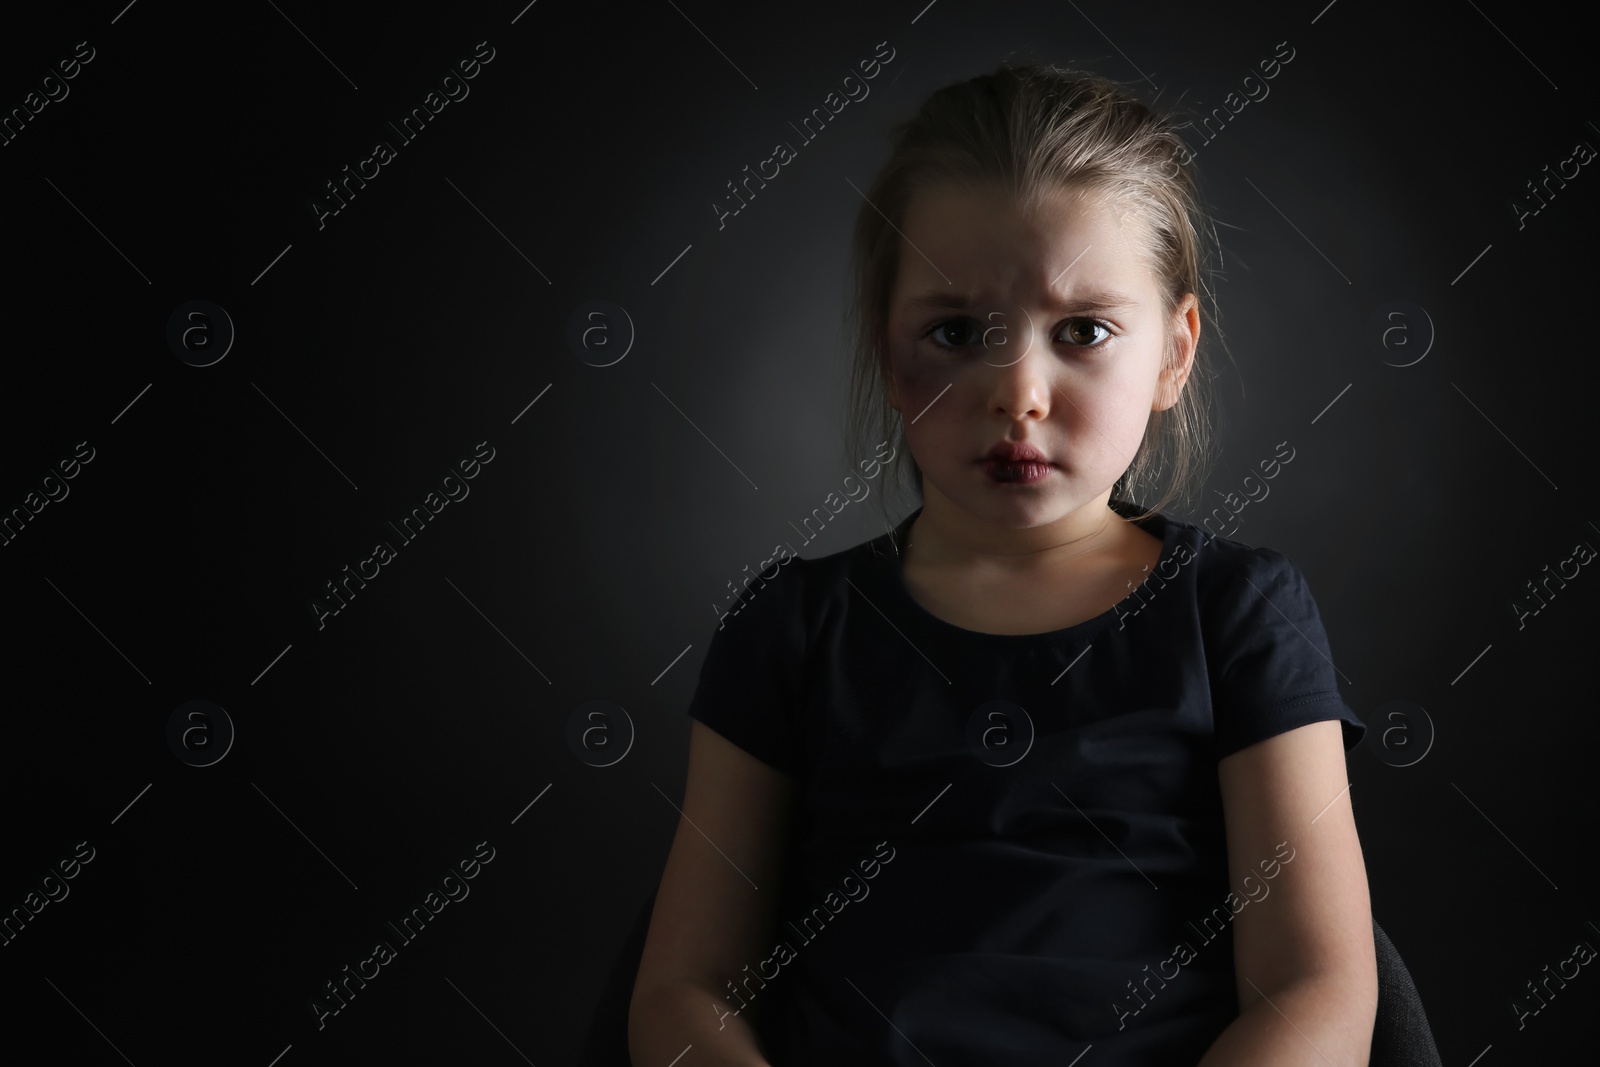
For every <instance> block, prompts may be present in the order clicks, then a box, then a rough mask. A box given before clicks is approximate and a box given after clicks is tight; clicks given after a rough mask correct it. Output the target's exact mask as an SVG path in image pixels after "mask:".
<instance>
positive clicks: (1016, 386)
mask: <svg viewBox="0 0 1600 1067" xmlns="http://www.w3.org/2000/svg"><path fill="white" fill-rule="evenodd" d="M1021 333H1022V331H1013V332H1012V334H1011V336H1010V337H1009V338H1008V339H1007V341H1008V343H1007V344H1006V345H1005V346H1003V347H1001V348H1000V349H999V351H1000V352H1001V353H1002V354H1000V355H998V356H996V355H991V356H989V357H988V358H987V361H988V362H989V364H991V366H990V367H987V368H985V369H986V370H987V371H988V373H989V374H990V375H992V376H993V393H992V397H991V401H990V404H991V406H992V407H993V408H994V409H995V410H997V411H1000V412H1003V413H1004V414H1006V415H1007V416H1008V417H1010V418H1013V419H1020V418H1024V417H1026V416H1030V415H1031V416H1033V417H1035V418H1040V419H1042V418H1044V417H1045V416H1047V415H1048V414H1050V380H1049V378H1048V377H1047V376H1046V368H1047V364H1048V361H1047V360H1045V359H1044V358H1042V355H1041V353H1040V351H1038V345H1039V341H1038V339H1037V338H1032V339H1031V340H1032V341H1033V344H1032V345H1030V344H1029V343H1028V342H1029V340H1030V338H1028V337H1026V336H1019V335H1020V334H1021ZM1013 345H1015V346H1016V347H1015V349H1014V351H1013V352H1012V353H1006V352H1005V350H1006V349H1008V348H1012V346H1013Z"/></svg>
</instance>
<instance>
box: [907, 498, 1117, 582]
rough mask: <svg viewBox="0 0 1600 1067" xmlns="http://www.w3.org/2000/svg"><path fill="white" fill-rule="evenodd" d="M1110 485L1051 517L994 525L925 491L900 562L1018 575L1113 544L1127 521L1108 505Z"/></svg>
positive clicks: (1046, 568)
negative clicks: (1027, 524) (1015, 524)
mask: <svg viewBox="0 0 1600 1067" xmlns="http://www.w3.org/2000/svg"><path fill="white" fill-rule="evenodd" d="M1110 496H1111V490H1110V489H1107V490H1106V491H1105V492H1104V493H1102V494H1101V495H1099V496H1098V497H1095V498H1094V499H1092V500H1089V501H1087V502H1085V503H1084V504H1083V505H1082V506H1081V507H1079V508H1077V509H1076V510H1075V511H1073V512H1071V513H1069V514H1067V515H1063V516H1061V517H1060V518H1057V519H1055V520H1053V521H1051V522H1047V523H1044V524H1042V525H1038V526H1031V527H1026V528H1021V529H1018V528H1011V527H1005V526H1000V525H998V524H996V523H994V522H992V521H989V520H986V519H983V518H981V517H979V516H977V515H974V514H972V512H970V511H968V510H966V509H965V508H962V507H960V506H959V505H957V504H955V503H954V502H952V501H950V500H949V499H947V498H945V497H944V496H942V495H941V494H939V493H938V491H937V490H934V491H932V492H925V494H924V503H923V506H922V511H921V513H920V514H919V515H918V516H917V518H916V521H915V522H913V523H912V524H911V528H910V529H909V530H908V531H907V537H906V543H905V544H904V545H902V546H901V549H900V556H901V561H902V563H903V564H904V563H908V562H910V561H911V560H913V559H914V560H915V562H916V566H917V567H919V568H930V569H941V570H942V569H946V568H949V569H954V570H969V571H988V572H993V573H995V574H996V575H1022V574H1028V573H1036V572H1044V571H1049V570H1053V569H1055V568H1056V567H1058V566H1061V565H1065V564H1067V563H1068V562H1069V561H1070V560H1073V559H1079V558H1080V557H1087V556H1092V555H1096V554H1100V553H1104V552H1106V551H1108V550H1113V549H1118V548H1120V547H1121V546H1122V545H1123V544H1124V542H1125V535H1126V534H1127V532H1128V531H1127V526H1128V525H1129V524H1128V520H1126V519H1124V518H1123V517H1122V516H1120V515H1118V514H1117V513H1116V512H1115V511H1113V510H1112V509H1111V507H1110V506H1109V503H1108V501H1109V500H1110Z"/></svg>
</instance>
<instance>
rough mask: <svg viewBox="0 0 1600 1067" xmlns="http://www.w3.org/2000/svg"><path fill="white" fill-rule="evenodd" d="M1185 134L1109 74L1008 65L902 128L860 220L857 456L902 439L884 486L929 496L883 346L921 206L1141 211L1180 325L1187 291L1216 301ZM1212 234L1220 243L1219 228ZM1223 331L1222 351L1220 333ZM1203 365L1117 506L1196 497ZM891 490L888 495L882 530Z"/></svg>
mask: <svg viewBox="0 0 1600 1067" xmlns="http://www.w3.org/2000/svg"><path fill="white" fill-rule="evenodd" d="M1182 125H1184V124H1182V123H1179V124H1175V123H1174V121H1173V120H1172V119H1169V118H1166V117H1164V116H1160V115H1157V114H1156V113H1155V112H1154V111H1153V110H1152V109H1151V108H1150V107H1147V106H1146V105H1145V104H1143V103H1142V102H1140V101H1139V100H1138V99H1136V98H1135V97H1134V96H1133V95H1132V94H1131V93H1130V92H1129V91H1127V90H1126V89H1124V88H1123V87H1121V86H1120V85H1119V84H1118V83H1116V82H1113V81H1111V80H1109V79H1107V78H1104V77H1102V76H1100V75H1097V74H1092V73H1086V72H1081V71H1069V70H1063V69H1060V68H1058V67H1055V66H1049V65H1043V64H1029V65H1026V66H1020V67H1015V68H1013V67H1010V66H1002V67H1001V68H1000V69H999V70H997V71H995V72H994V73H993V74H985V75H980V76H978V77H975V78H972V79H970V80H968V81H965V82H959V83H956V84H953V85H948V86H945V87H944V88H941V89H939V90H937V91H936V92H934V93H933V94H932V95H931V96H929V97H928V99H927V100H926V101H924V102H923V104H922V108H921V110H920V111H919V112H918V113H917V115H916V116H915V117H914V118H911V119H909V120H907V121H905V122H901V123H899V124H898V125H896V126H895V127H894V129H893V131H892V132H893V138H892V150H891V152H890V155H889V159H888V161H887V162H886V163H885V164H884V165H883V167H882V169H881V170H880V171H879V172H878V175H877V177H876V179H875V180H874V181H873V183H872V186H871V187H870V188H869V189H868V190H866V193H865V196H866V201H867V202H866V203H863V204H862V205H861V209H860V211H859V213H858V214H857V216H856V222H855V230H854V236H853V239H852V247H851V264H850V268H851V269H850V275H849V280H848V284H849V292H848V293H847V297H846V305H847V312H846V322H847V324H848V325H847V330H848V333H849V336H850V344H851V347H852V348H853V350H854V353H853V359H852V365H851V368H850V379H851V380H850V385H849V404H848V408H849V416H848V420H849V425H848V427H847V430H846V436H847V442H846V449H847V454H848V455H849V456H851V457H855V456H858V455H864V454H866V452H865V449H866V448H868V447H870V446H869V445H868V442H874V441H880V440H884V439H888V440H891V441H893V442H894V445H895V448H896V451H897V452H900V453H903V459H904V462H897V463H891V464H890V466H891V467H893V468H894V470H893V472H892V474H891V477H890V479H888V480H886V483H885V487H884V488H885V489H886V490H888V489H892V488H894V487H895V485H896V484H897V482H896V480H897V479H898V480H901V481H904V480H905V479H906V477H907V476H909V482H910V486H911V487H913V488H915V489H916V490H917V492H918V494H919V495H920V492H921V476H922V471H921V469H920V468H918V467H917V465H916V461H915V460H914V459H913V458H912V457H911V452H910V449H909V447H907V444H906V435H905V426H904V423H903V422H901V421H900V420H899V419H898V414H899V413H897V412H896V411H895V410H894V409H893V407H891V406H890V404H889V397H888V376H889V357H888V351H887V343H886V341H887V338H886V329H887V319H888V311H889V308H888V302H889V295H890V293H891V292H892V291H893V287H894V282H895V272H896V270H897V268H898V265H899V258H900V244H901V234H900V230H901V229H903V227H904V225H905V219H906V214H907V210H908V207H909V205H910V203H911V201H912V198H913V197H914V196H915V195H916V194H917V193H919V192H921V191H923V190H925V189H928V188H930V187H932V186H935V185H943V184H951V185H956V186H963V187H971V186H974V185H979V184H989V183H998V184H999V185H1000V186H1001V187H1002V188H1004V189H1005V190H1006V191H1007V192H1009V193H1010V194H1011V196H1012V197H1013V198H1014V200H1015V201H1016V203H1017V204H1018V205H1019V206H1020V207H1021V208H1023V209H1024V210H1027V209H1030V208H1032V207H1035V206H1037V205H1038V204H1039V203H1040V202H1041V201H1042V200H1043V199H1044V198H1045V197H1047V196H1049V195H1050V194H1052V193H1054V192H1056V191H1058V190H1059V189H1060V188H1061V187H1063V186H1066V187H1070V188H1072V189H1074V190H1078V191H1081V192H1083V193H1085V194H1087V195H1088V196H1090V197H1091V198H1093V199H1094V200H1096V201H1099V202H1112V203H1116V204H1119V205H1121V206H1124V207H1126V208H1131V209H1132V210H1133V212H1134V213H1135V214H1136V215H1137V216H1138V217H1139V219H1140V221H1141V222H1142V223H1143V231H1144V233H1145V234H1147V235H1148V237H1149V240H1150V244H1151V247H1149V248H1147V249H1146V250H1145V253H1146V261H1147V262H1148V263H1149V264H1150V268H1151V271H1152V273H1153V274H1154V276H1155V277H1156V279H1157V288H1158V289H1159V290H1160V292H1161V297H1162V306H1163V312H1164V313H1165V319H1164V321H1170V320H1171V318H1172V317H1173V315H1174V314H1175V313H1176V310H1177V307H1178V305H1179V303H1180V302H1181V301H1182V300H1183V298H1184V296H1185V295H1186V294H1188V293H1194V294H1195V296H1196V299H1197V300H1199V298H1200V295H1201V292H1202V289H1204V290H1205V291H1206V292H1207V293H1209V292H1210V288H1209V287H1208V286H1205V285H1204V279H1203V278H1202V277H1201V272H1202V268H1203V266H1204V265H1205V263H1206V262H1208V261H1209V256H1208V254H1207V253H1208V248H1207V247H1203V246H1202V240H1201V238H1202V234H1203V233H1206V232H1207V230H1206V226H1207V222H1206V219H1205V217H1204V215H1203V213H1202V211H1201V208H1200V195H1199V185H1198V177H1197V175H1196V174H1195V173H1194V165H1193V162H1192V160H1191V158H1190V156H1189V152H1188V150H1187V148H1186V147H1185V145H1184V143H1183V141H1182V140H1181V139H1180V138H1179V136H1178V133H1177V129H1178V128H1180V126H1182ZM1210 234H1211V237H1212V242H1211V243H1212V244H1213V245H1214V243H1215V231H1214V230H1211V231H1210ZM1210 273H1214V272H1210ZM1199 311H1200V314H1201V316H1202V320H1203V322H1204V325H1205V328H1204V329H1203V330H1202V333H1201V350H1204V349H1206V348H1208V347H1209V346H1207V345H1206V344H1205V341H1206V339H1207V338H1208V337H1209V336H1210V334H1211V332H1212V330H1213V329H1214V328H1216V323H1215V321H1214V319H1213V317H1212V315H1211V314H1210V312H1209V311H1208V310H1207V302H1206V301H1201V302H1200V307H1199ZM1217 333H1218V340H1219V342H1220V340H1221V338H1220V329H1219V330H1217ZM1223 349H1224V351H1226V345H1225V344H1224V345H1223ZM1176 356H1177V352H1176V349H1175V347H1174V345H1173V343H1172V340H1171V338H1170V336H1169V338H1168V340H1167V342H1166V352H1165V356H1164V361H1163V366H1171V365H1172V364H1173V362H1174V360H1175V359H1176ZM1199 357H1200V350H1197V351H1196V354H1195V362H1194V366H1193V368H1192V370H1191V373H1190V375H1189V380H1188V381H1187V382H1186V383H1185V386H1184V388H1183V390H1182V391H1181V393H1180V394H1179V397H1178V400H1177V402H1176V403H1175V404H1174V405H1173V406H1171V407H1170V408H1168V409H1167V410H1165V411H1155V412H1151V415H1150V420H1149V423H1148V425H1147V426H1146V428H1145V435H1144V439H1143V440H1142V441H1141V442H1140V444H1139V448H1138V450H1137V452H1136V453H1135V455H1134V457H1133V460H1132V461H1131V463H1130V464H1129V466H1128V469H1127V470H1126V471H1125V472H1124V473H1123V475H1122V476H1121V477H1120V478H1119V479H1118V480H1117V482H1116V485H1115V486H1114V487H1113V489H1112V492H1111V497H1112V499H1123V500H1129V501H1132V500H1133V499H1134V498H1135V496H1136V494H1140V493H1142V492H1143V491H1144V489H1145V488H1146V486H1147V484H1148V485H1151V486H1153V485H1155V484H1156V482H1157V480H1158V479H1159V478H1160V477H1161V476H1162V475H1163V474H1167V475H1168V477H1167V488H1166V491H1165V493H1164V494H1162V495H1161V496H1160V498H1159V499H1158V501H1157V502H1156V504H1155V505H1153V506H1152V507H1150V508H1148V509H1146V511H1144V512H1143V513H1142V514H1141V515H1140V516H1139V517H1140V518H1143V517H1145V516H1147V515H1149V514H1151V513H1153V512H1156V511H1160V510H1161V509H1162V508H1163V507H1165V506H1166V505H1167V504H1168V503H1170V502H1171V501H1173V500H1174V499H1177V498H1179V497H1186V496H1187V494H1188V493H1189V492H1190V490H1191V489H1193V488H1196V487H1198V486H1199V485H1200V484H1202V483H1203V481H1204V479H1205V475H1206V472H1207V469H1208V468H1209V466H1210V464H1211V463H1212V462H1213V461H1214V459H1215V456H1214V454H1213V447H1214V446H1213V439H1212V433H1211V421H1210V403H1211V395H1210V388H1209V385H1210V383H1209V381H1208V377H1209V376H1208V375H1207V374H1206V373H1204V371H1205V370H1206V369H1207V366H1208V365H1206V364H1202V363H1201V360H1200V358H1199ZM896 458H897V459H900V458H901V457H900V456H897V457H896ZM908 468H909V470H908ZM902 472H905V473H902ZM889 495H890V494H889V493H888V492H883V493H880V494H879V506H880V508H881V509H882V511H883V515H884V521H885V526H887V525H888V503H887V501H886V499H885V498H886V497H887V496H889Z"/></svg>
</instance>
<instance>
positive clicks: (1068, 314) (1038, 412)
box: [887, 185, 1200, 529]
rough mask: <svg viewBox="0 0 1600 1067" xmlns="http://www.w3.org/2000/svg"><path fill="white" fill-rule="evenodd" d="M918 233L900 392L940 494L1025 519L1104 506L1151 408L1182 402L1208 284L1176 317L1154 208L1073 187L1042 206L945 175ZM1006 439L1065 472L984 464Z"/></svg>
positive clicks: (995, 517)
mask: <svg viewBox="0 0 1600 1067" xmlns="http://www.w3.org/2000/svg"><path fill="white" fill-rule="evenodd" d="M902 232H903V233H904V237H905V240H904V241H903V242H902V244H901V248H900V262H899V270H898V276H897V278H896V280H895V284H894V288H893V290H892V292H891V293H890V297H889V309H888V323H887V343H888V349H889V364H890V373H891V380H890V385H889V398H890V403H891V404H892V405H893V406H894V408H895V409H896V410H897V411H899V412H900V415H901V417H902V421H903V422H904V423H905V427H906V438H907V441H908V442H909V444H910V446H911V453H912V455H913V456H915V457H916V461H917V465H918V466H919V467H920V468H921V469H922V473H923V493H924V497H925V498H926V500H927V502H928V504H930V505H935V504H936V505H937V506H938V507H939V508H940V509H941V510H942V509H943V507H944V505H945V504H946V503H953V504H955V505H957V506H958V507H960V508H961V509H963V510H965V511H967V512H968V513H969V514H971V515H972V516H974V517H976V518H979V519H981V520H984V521H987V522H990V523H995V524H998V525H1000V526H1003V527H1007V528H1012V529H1016V528H1024V527H1033V526H1039V525H1043V524H1046V523H1053V522H1055V521H1057V520H1059V519H1061V518H1063V517H1065V516H1068V515H1071V514H1073V513H1075V512H1078V511H1079V509H1080V508H1083V507H1084V505H1086V504H1095V503H1098V504H1099V505H1101V506H1103V505H1104V504H1105V502H1106V500H1107V499H1108V498H1109V496H1110V492H1111V488H1112V486H1113V485H1115V483H1116V480H1117V479H1118V478H1119V477H1121V476H1122V473H1123V472H1124V471H1125V470H1127V468H1128V466H1129V465H1130V464H1131V463H1132V462H1133V456H1134V453H1135V452H1136V451H1137V450H1138V447H1139V443H1140V441H1141V440H1142V439H1143V436H1144V431H1145V425H1146V423H1147V422H1148V421H1149V418H1150V413H1151V412H1152V411H1162V410H1165V409H1166V408H1169V407H1171V406H1172V405H1173V404H1174V403H1176V402H1177V399H1178V394H1179V391H1180V390H1181V387H1182V384H1183V382H1184V380H1185V379H1186V378H1187V376H1188V372H1189V367H1190V365H1191V363H1192V358H1193V354H1194V347H1195V345H1196V343H1197V342H1198V340H1199V333H1200V320H1199V313H1198V311H1197V310H1196V307H1197V305H1196V301H1195V298H1194V295H1193V294H1189V295H1187V296H1185V297H1184V300H1183V302H1182V304H1181V305H1180V306H1179V308H1178V309H1177V311H1176V313H1175V314H1174V315H1173V317H1172V318H1170V319H1169V318H1167V317H1166V316H1165V315H1164V314H1163V311H1162V307H1161V296H1160V293H1159V291H1158V289H1157V284H1156V279H1155V277H1154V276H1153V274H1152V273H1151V271H1150V269H1149V267H1148V265H1147V263H1146V261H1145V255H1146V249H1147V247H1148V245H1147V241H1148V240H1149V238H1148V236H1147V235H1146V233H1145V232H1144V227H1143V225H1142V224H1141V223H1140V221H1139V220H1138V218H1136V217H1132V216H1119V214H1118V213H1117V212H1116V211H1115V210H1114V208H1113V207H1112V206H1109V205H1107V206H1103V207H1098V208H1096V207H1093V206H1091V205H1090V204H1089V202H1088V201H1087V200H1086V199H1085V198H1084V197H1082V196H1081V195H1080V194H1079V193H1077V192H1075V191H1071V190H1068V189H1065V188H1063V189H1061V190H1060V191H1058V192H1057V193H1056V194H1055V195H1054V196H1053V197H1052V198H1051V199H1050V200H1048V202H1047V204H1046V206H1045V207H1044V208H1043V209H1041V210H1040V211H1039V212H1038V213H1037V214H1036V215H1034V216H1032V217H1026V216H1024V215H1023V214H1022V213H1021V212H1020V211H1019V210H1018V208H1017V207H1016V205H1015V204H1014V203H1013V202H1012V200H1011V198H1010V197H1009V196H1008V195H1006V194H1005V193H1004V192H1003V191H1002V190H1000V189H998V188H992V187H985V188H982V189H971V188H957V187H954V186H948V185H941V186H938V187H935V188H933V189H930V190H927V191H925V192H923V193H920V194H918V195H917V196H916V197H914V198H913V200H912V203H911V205H910V208H909V210H908V211H907V214H906V219H905V224H904V226H903V229H902ZM1169 345H1170V346H1172V347H1173V350H1174V352H1175V354H1176V356H1177V359H1176V361H1175V362H1176V369H1175V370H1172V371H1167V372H1165V373H1163V370H1162V359H1163V355H1164V353H1165V351H1166V349H1167V348H1168V346H1169ZM1000 442H1011V443H1026V444H1028V445H1032V446H1033V447H1035V448H1037V449H1038V450H1039V451H1040V452H1042V453H1043V454H1044V458H1045V460H1046V461H1047V462H1048V463H1049V467H1048V468H1047V469H1045V470H1044V471H1043V472H1042V476H1037V475H1038V473H1039V472H1038V471H1037V469H1036V470H1035V471H1034V472H1033V473H1034V474H1035V475H1036V476H1035V477H1034V478H1032V479H1026V478H1025V479H1023V480H1017V477H1016V476H1017V474H1018V473H1019V472H1018V471H1016V470H1015V469H1013V470H1012V471H1010V472H1007V471H1004V470H997V469H995V468H994V467H993V465H991V464H989V463H985V462H983V460H984V457H985V454H986V453H988V451H989V450H990V448H991V447H992V446H994V445H995V444H997V443H1000ZM1022 473H1024V474H1026V473H1027V472H1026V471H1024V472H1022ZM941 498H942V499H941ZM930 510H932V508H930ZM1093 510H1094V509H1090V510H1089V511H1084V512H1083V513H1082V514H1083V515H1084V516H1085V517H1086V518H1087V517H1088V516H1089V515H1090V513H1091V511H1093ZM1094 521H1099V520H1098V518H1096V519H1095V520H1094Z"/></svg>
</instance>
